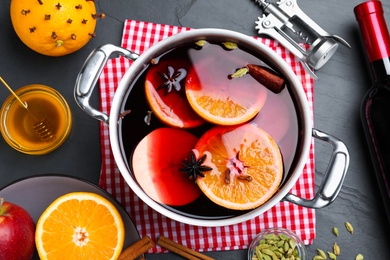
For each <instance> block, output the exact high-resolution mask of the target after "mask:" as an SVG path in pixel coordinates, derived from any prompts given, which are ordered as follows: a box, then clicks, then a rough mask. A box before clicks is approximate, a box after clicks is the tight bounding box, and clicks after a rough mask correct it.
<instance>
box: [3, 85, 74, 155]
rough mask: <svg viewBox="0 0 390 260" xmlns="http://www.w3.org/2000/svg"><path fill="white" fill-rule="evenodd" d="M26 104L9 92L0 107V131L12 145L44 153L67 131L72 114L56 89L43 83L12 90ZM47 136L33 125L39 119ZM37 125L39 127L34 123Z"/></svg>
mask: <svg viewBox="0 0 390 260" xmlns="http://www.w3.org/2000/svg"><path fill="white" fill-rule="evenodd" d="M15 93H16V94H17V95H18V96H19V98H20V99H21V100H22V101H23V102H25V103H26V104H27V109H26V108H25V107H23V106H22V105H21V104H20V103H19V102H18V101H17V100H16V99H15V98H14V97H13V96H10V97H9V98H8V99H7V100H6V101H5V102H4V104H3V107H2V110H1V133H2V135H3V137H4V139H5V140H6V142H7V143H8V144H9V145H10V146H11V147H13V148H14V149H16V150H18V151H20V152H23V153H27V154H45V153H48V152H50V151H52V150H54V149H56V148H57V147H58V146H60V145H61V144H62V143H63V142H64V141H65V139H66V138H67V136H68V135H69V132H70V129H71V125H72V117H71V112H70V109H69V106H68V104H67V103H66V101H65V99H64V98H63V97H62V96H61V94H60V93H58V92H57V91H56V90H54V89H52V88H50V87H48V86H44V85H38V84H35V85H29V86H25V87H23V88H20V89H18V90H16V91H15ZM42 122H43V125H44V127H45V128H47V130H48V131H50V136H51V138H49V139H43V138H42V137H41V136H40V134H39V131H40V130H38V129H36V128H37V126H38V125H39V123H42ZM38 128H39V127H38Z"/></svg>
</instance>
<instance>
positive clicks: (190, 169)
mask: <svg viewBox="0 0 390 260" xmlns="http://www.w3.org/2000/svg"><path fill="white" fill-rule="evenodd" d="M205 159H206V155H203V156H202V157H200V159H199V160H196V157H195V153H194V152H193V151H191V153H190V160H189V161H187V160H183V164H184V167H183V168H180V171H181V172H185V173H186V177H187V178H190V179H192V180H196V178H197V177H198V176H200V177H204V174H203V172H208V171H211V170H212V169H213V168H211V167H208V166H205V165H202V164H203V162H204V160H205Z"/></svg>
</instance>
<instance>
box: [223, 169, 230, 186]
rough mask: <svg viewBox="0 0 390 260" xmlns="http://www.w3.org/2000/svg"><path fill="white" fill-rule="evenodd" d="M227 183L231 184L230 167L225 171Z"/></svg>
mask: <svg viewBox="0 0 390 260" xmlns="http://www.w3.org/2000/svg"><path fill="white" fill-rule="evenodd" d="M224 181H225V183H226V184H230V169H226V171H225V180H224Z"/></svg>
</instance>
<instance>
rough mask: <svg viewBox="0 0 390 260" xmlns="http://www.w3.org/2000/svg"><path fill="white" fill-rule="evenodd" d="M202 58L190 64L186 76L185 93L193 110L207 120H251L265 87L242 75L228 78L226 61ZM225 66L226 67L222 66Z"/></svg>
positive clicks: (229, 70)
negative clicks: (190, 66)
mask: <svg viewBox="0 0 390 260" xmlns="http://www.w3.org/2000/svg"><path fill="white" fill-rule="evenodd" d="M224 55H225V56H226V55H227V54H226V53H225V54H222V56H221V58H220V59H222V61H220V60H218V59H211V58H205V60H202V61H199V62H198V63H196V64H194V65H193V66H192V68H191V69H190V70H189V72H188V75H187V79H186V87H185V90H186V96H187V99H188V102H189V103H190V105H191V107H192V109H193V110H195V112H196V113H198V115H199V116H201V117H202V118H203V119H205V120H206V121H208V122H211V123H214V124H218V125H237V124H241V123H244V122H247V121H249V120H250V119H252V118H253V117H254V116H255V115H256V114H257V113H258V112H259V111H260V110H261V108H262V107H263V105H264V103H265V101H266V98H267V89H266V88H265V87H264V86H263V85H261V84H259V83H258V82H257V81H256V80H254V79H253V78H252V77H251V76H249V75H245V76H243V77H239V78H231V77H229V75H231V74H232V73H234V69H233V68H234V66H236V67H237V66H239V64H236V65H234V64H233V67H232V66H227V65H226V64H224V63H229V62H231V61H230V60H226V61H225V60H223V56H224ZM225 67H226V68H225Z"/></svg>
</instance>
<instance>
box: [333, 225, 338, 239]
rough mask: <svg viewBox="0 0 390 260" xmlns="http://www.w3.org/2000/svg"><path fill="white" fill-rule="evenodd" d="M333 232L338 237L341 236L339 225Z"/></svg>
mask: <svg viewBox="0 0 390 260" xmlns="http://www.w3.org/2000/svg"><path fill="white" fill-rule="evenodd" d="M332 232H333V234H334V235H335V236H336V237H338V236H339V229H338V228H337V227H334V228H333V229H332Z"/></svg>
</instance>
